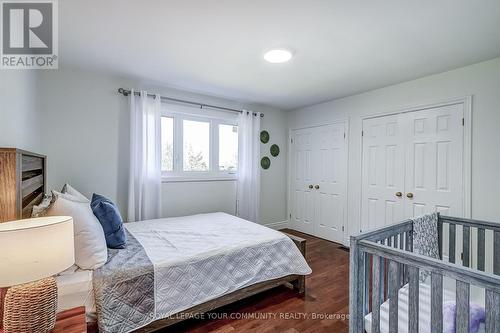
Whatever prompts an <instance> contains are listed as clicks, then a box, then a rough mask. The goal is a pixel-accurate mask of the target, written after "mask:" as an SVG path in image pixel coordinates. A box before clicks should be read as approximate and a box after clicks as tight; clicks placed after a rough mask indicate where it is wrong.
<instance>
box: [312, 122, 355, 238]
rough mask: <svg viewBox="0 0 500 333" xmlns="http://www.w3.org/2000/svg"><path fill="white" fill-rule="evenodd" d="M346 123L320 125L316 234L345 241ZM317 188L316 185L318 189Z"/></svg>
mask: <svg viewBox="0 0 500 333" xmlns="http://www.w3.org/2000/svg"><path fill="white" fill-rule="evenodd" d="M344 126H345V125H344V123H342V124H335V125H328V126H321V127H318V128H317V131H316V137H317V138H318V140H317V141H318V143H317V147H318V149H317V151H316V153H317V154H319V158H318V159H317V160H318V162H319V163H318V168H317V172H318V173H317V182H316V184H315V189H316V196H317V199H316V214H315V215H316V219H315V222H316V223H315V234H316V235H317V236H318V237H321V238H325V239H329V240H331V241H334V242H338V243H342V241H343V237H344V233H343V230H342V227H343V226H344V222H345V217H344V216H345V212H344V207H345V198H346V179H347V177H346V162H347V160H346V145H345V137H344V133H345V127H344ZM316 187H317V188H316Z"/></svg>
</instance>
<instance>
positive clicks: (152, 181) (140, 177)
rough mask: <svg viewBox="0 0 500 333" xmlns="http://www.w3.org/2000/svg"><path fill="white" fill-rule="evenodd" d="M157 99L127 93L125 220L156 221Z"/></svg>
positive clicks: (158, 183)
mask: <svg viewBox="0 0 500 333" xmlns="http://www.w3.org/2000/svg"><path fill="white" fill-rule="evenodd" d="M160 195H161V98H160V96H159V95H156V96H155V98H151V97H148V96H147V92H145V91H141V93H140V96H139V97H138V96H135V95H134V91H133V90H132V92H131V93H130V175H129V195H128V220H129V221H141V220H148V219H155V218H159V217H160V209H161V201H160V200H161V199H160Z"/></svg>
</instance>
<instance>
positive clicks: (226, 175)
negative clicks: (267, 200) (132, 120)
mask: <svg viewBox="0 0 500 333" xmlns="http://www.w3.org/2000/svg"><path fill="white" fill-rule="evenodd" d="M186 109H187V110H189V109H191V110H189V111H191V112H183V111H184V110H186ZM181 110H182V111H179V109H178V108H176V106H173V105H170V106H167V107H164V108H163V110H162V114H161V116H162V117H169V118H172V119H173V132H174V133H173V149H172V150H173V171H164V170H162V171H161V178H162V182H163V183H171V182H172V183H173V182H204V181H235V180H237V178H238V171H237V170H236V171H235V172H233V171H220V170H219V125H230V126H238V118H237V116H236V115H232V114H228V115H227V116H225V115H223V114H213V113H211V112H210V111H207V110H204V111H203V112H204V114H203V115H200V114H197V113H196V111H197V109H193V108H186V107H182V108H181ZM205 113H206V114H205ZM184 120H191V121H201V122H208V123H209V126H210V129H209V133H210V144H209V154H210V156H209V171H184V170H183V163H184V161H183V160H184V151H183V147H184V137H183V121H184Z"/></svg>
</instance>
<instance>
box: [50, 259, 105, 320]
mask: <svg viewBox="0 0 500 333" xmlns="http://www.w3.org/2000/svg"><path fill="white" fill-rule="evenodd" d="M56 281H57V289H58V290H57V311H58V312H60V311H64V310H68V309H72V308H75V307H79V306H85V312H86V314H87V321H89V322H93V321H96V318H97V317H96V311H95V302H94V290H93V287H92V270H83V269H80V268H78V267H77V266H72V267H70V268H68V269H67V270H65V271H64V272H62V273H60V274H59V275H58V276H56Z"/></svg>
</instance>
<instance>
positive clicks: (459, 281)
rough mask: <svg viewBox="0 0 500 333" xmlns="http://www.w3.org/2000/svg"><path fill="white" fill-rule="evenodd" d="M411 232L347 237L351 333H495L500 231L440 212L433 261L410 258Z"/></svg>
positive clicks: (499, 322)
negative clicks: (435, 256)
mask: <svg viewBox="0 0 500 333" xmlns="http://www.w3.org/2000/svg"><path fill="white" fill-rule="evenodd" d="M414 231H415V225H414V221H413V220H406V221H402V222H401V223H397V224H394V225H390V226H386V227H383V228H380V229H377V230H373V231H369V232H366V233H363V234H360V235H357V236H352V237H351V247H350V252H351V265H350V295H349V298H350V299H349V311H350V321H349V330H350V332H351V333H363V332H367V333H378V332H384V333H385V332H391V333H392V332H403V333H406V332H412V333H414V332H415V333H416V332H443V331H445V332H458V333H462V332H463V333H465V332H472V331H474V332H487V333H493V332H500V277H499V275H500V225H499V224H497V223H492V222H485V221H476V220H470V219H463V218H455V217H447V216H441V215H439V214H438V217H437V246H438V247H439V249H438V253H439V254H438V258H431V257H428V256H424V255H421V254H418V253H416V252H415V246H414V241H415V240H414ZM422 272H428V273H427V274H428V276H427V277H425V275H424V276H423V275H421V273H422ZM450 307H451V308H452V309H453V312H447V310H449V309H450ZM478 309H479V310H480V311H478ZM481 311H482V314H483V317H482V318H481V320H478V318H475V317H474V314H475V313H476V312H477V313H479V312H481ZM450 313H451V314H452V316H450ZM443 316H444V317H443ZM450 327H451V328H452V329H450Z"/></svg>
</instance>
